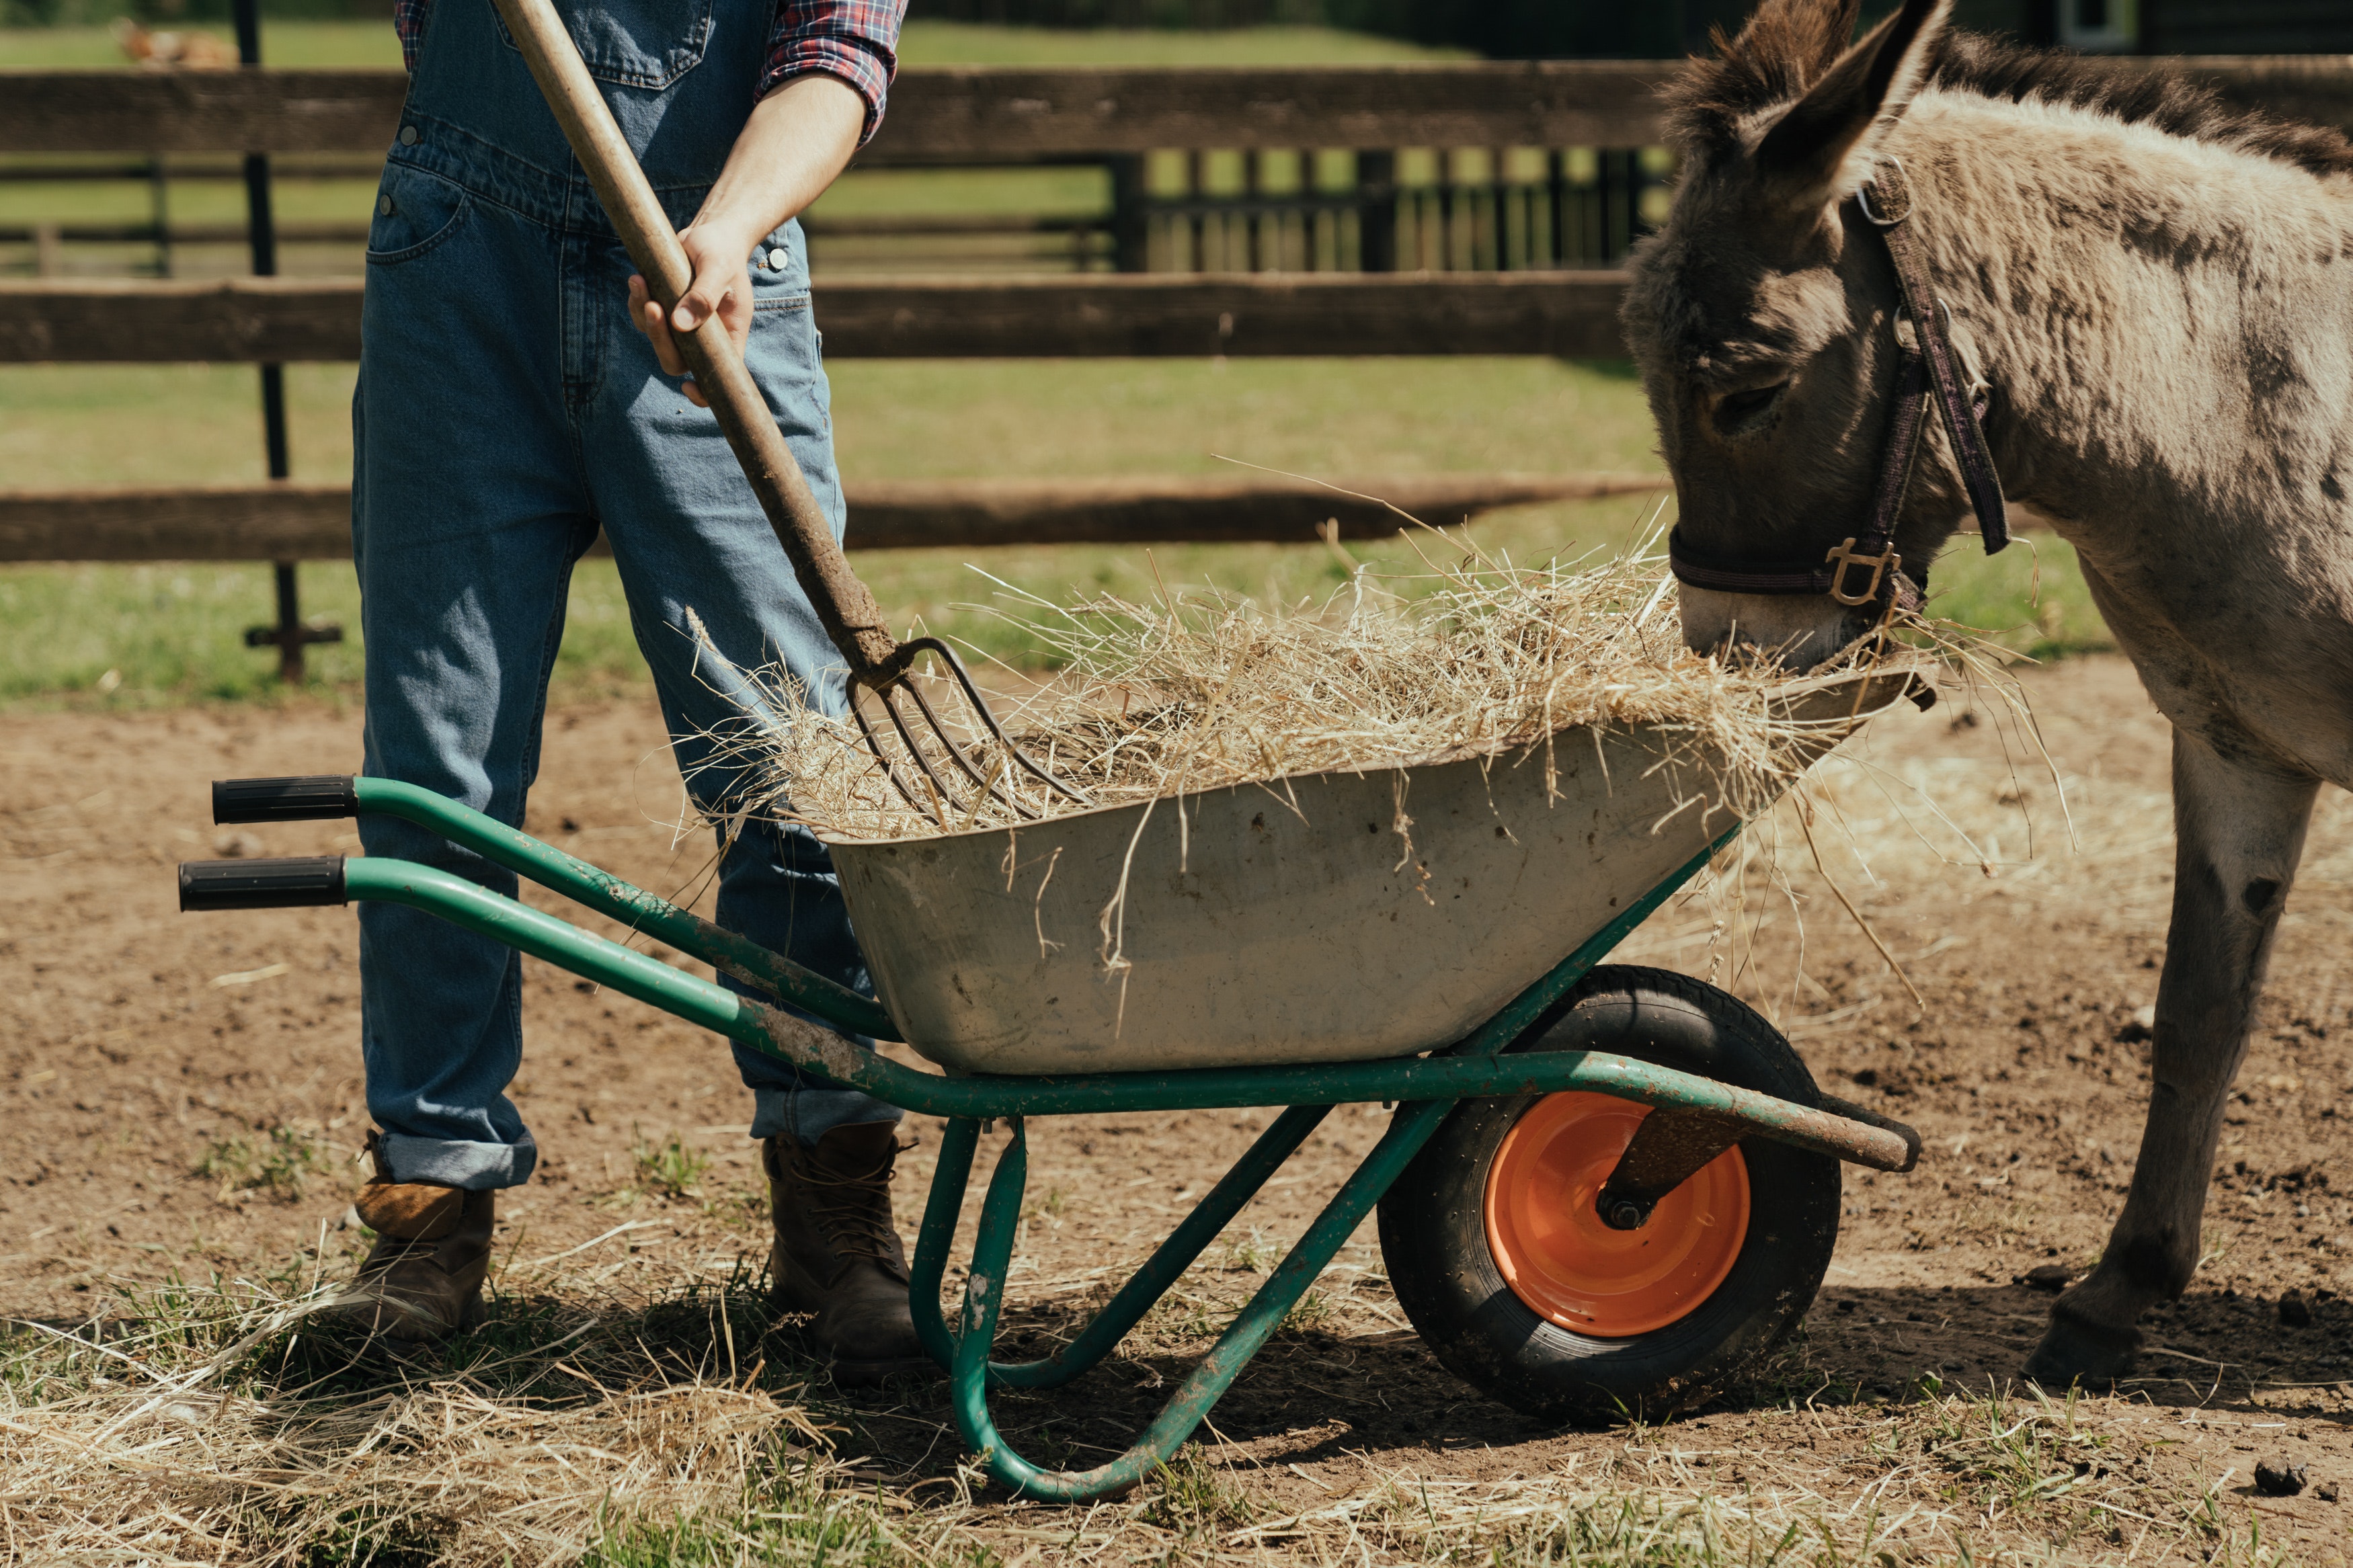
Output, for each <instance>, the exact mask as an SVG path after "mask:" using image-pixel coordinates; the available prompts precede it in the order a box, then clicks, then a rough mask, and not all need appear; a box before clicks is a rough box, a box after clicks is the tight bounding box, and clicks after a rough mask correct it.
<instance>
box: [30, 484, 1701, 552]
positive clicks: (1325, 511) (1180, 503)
mask: <svg viewBox="0 0 2353 1568" xmlns="http://www.w3.org/2000/svg"><path fill="white" fill-rule="evenodd" d="M1356 482H1357V483H1359V484H1361V485H1363V486H1364V487H1365V490H1364V493H1363V495H1354V496H1352V495H1347V494H1345V493H1341V492H1338V491H1335V490H1332V489H1327V488H1325V487H1324V486H1321V485H1314V484H1306V483H1293V482H1286V481H1282V480H1272V479H1251V480H1247V481H1234V480H1218V479H1064V480H1035V479H937V480H874V479H867V480H856V479H853V480H851V481H850V482H849V484H848V485H847V486H846V487H845V489H846V492H847V495H848V499H849V534H848V542H849V546H850V548H852V549H856V550H911V549H930V548H936V547H940V546H956V547H961V548H965V549H976V548H983V547H987V546H989V545H997V544H1105V543H1136V542H1146V541H1154V540H1187V541H1192V542H1221V543H1240V542H1275V543H1308V544H1312V543H1314V542H1315V541H1316V540H1317V539H1319V538H1335V539H1370V538H1376V537H1379V536H1382V535H1386V534H1390V533H1394V532H1396V531H1397V530H1398V524H1399V521H1400V520H1399V518H1398V514H1397V512H1396V511H1392V510H1390V507H1392V506H1394V507H1396V508H1398V509H1399V510H1404V511H1407V512H1409V513H1411V514H1412V515H1413V516H1415V517H1417V518H1420V519H1422V520H1423V521H1427V522H1429V523H1430V524H1432V525H1433V526H1444V525H1449V524H1452V523H1456V522H1460V521H1462V520H1463V519H1464V518H1466V517H1472V516H1476V515H1477V514H1479V513H1481V512H1483V511H1492V510H1495V509H1496V508H1498V507H1506V506H1526V505H1529V504H1531V503H1535V502H1540V501H1557V500H1591V499H1594V498H1596V497H1601V496H1613V495H1630V494H1639V493H1644V492H1649V491H1654V490H1659V489H1664V488H1665V487H1666V483H1667V481H1666V479H1665V476H1663V475H1660V474H1635V473H1624V474H1620V473H1590V474H1498V475H1490V476H1485V477H1478V478H1467V477H1463V476H1459V475H1435V476H1429V475H1424V476H1415V477H1399V478H1392V479H1358V480H1357V481H1356ZM1366 495H1371V496H1379V497H1381V498H1383V501H1386V502H1387V504H1383V501H1375V500H1365V499H1364V496H1366ZM1335 525H1336V528H1335ZM596 548H597V550H598V551H600V552H601V551H603V550H604V549H605V546H604V544H603V542H602V541H601V540H600V541H599V542H598V545H597V547H596ZM351 553H352V498H351V490H350V489H349V488H348V487H347V486H343V485H304V484H294V483H291V482H287V483H280V484H273V485H235V486H206V487H189V488H174V489H117V490H52V491H21V490H20V491H15V492H8V491H0V561H255V560H273V561H331V560H348V559H349V558H350V556H351Z"/></svg>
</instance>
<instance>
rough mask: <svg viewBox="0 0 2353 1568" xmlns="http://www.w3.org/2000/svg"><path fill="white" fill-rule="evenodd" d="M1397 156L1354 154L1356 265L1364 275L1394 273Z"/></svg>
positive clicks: (1396, 263) (1396, 216)
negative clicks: (1368, 273)
mask: <svg viewBox="0 0 2353 1568" xmlns="http://www.w3.org/2000/svg"><path fill="white" fill-rule="evenodd" d="M1397 242H1398V187H1397V154H1396V153H1392V152H1388V151H1387V150H1383V151H1381V152H1377V153H1357V154H1356V265H1357V266H1358V267H1359V268H1362V269H1363V270H1365V271H1366V272H1395V271H1396V270H1397V269H1398V248H1397Z"/></svg>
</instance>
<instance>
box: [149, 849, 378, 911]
mask: <svg viewBox="0 0 2353 1568" xmlns="http://www.w3.org/2000/svg"><path fill="white" fill-rule="evenodd" d="M347 901H348V900H346V899H345V898H344V896H343V857H342V856H340V855H306V856H303V857H301V858H299V859H290V860H183V861H182V862H180V908H181V909H183V910H292V909H303V908H308V907H311V906H315V905H320V904H341V903H344V902H347Z"/></svg>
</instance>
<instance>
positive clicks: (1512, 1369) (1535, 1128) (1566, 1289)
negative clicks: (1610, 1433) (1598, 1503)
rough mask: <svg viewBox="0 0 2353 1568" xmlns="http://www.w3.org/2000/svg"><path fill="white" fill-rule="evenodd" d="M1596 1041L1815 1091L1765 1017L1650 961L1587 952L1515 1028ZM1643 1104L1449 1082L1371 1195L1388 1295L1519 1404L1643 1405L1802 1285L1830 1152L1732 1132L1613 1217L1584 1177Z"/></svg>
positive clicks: (1690, 1068) (1808, 1093)
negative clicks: (1576, 971)
mask: <svg viewBox="0 0 2353 1568" xmlns="http://www.w3.org/2000/svg"><path fill="white" fill-rule="evenodd" d="M1509 1048H1511V1049H1513V1050H1537V1051H1567V1050H1588V1051H1608V1052H1611V1053H1614V1054H1616V1055H1619V1056H1625V1057H1632V1058H1638V1059H1640V1060H1642V1061H1647V1062H1654V1063H1657V1064H1658V1065H1659V1066H1661V1067H1668V1068H1676V1069H1678V1070H1679V1071H1683V1072H1689V1073H1694V1074H1698V1075H1700V1076H1702V1077H1704V1078H1711V1079H1717V1080H1719V1081H1721V1082H1724V1083H1729V1084H1735V1085H1737V1086H1739V1087H1740V1088H1743V1089H1757V1090H1761V1091H1762V1092H1764V1093H1767V1094H1770V1095H1773V1096H1775V1097H1777V1098H1778V1099H1782V1100H1791V1101H1794V1102H1796V1103H1797V1104H1799V1105H1806V1106H1810V1105H1813V1104H1815V1103H1816V1102H1817V1095H1816V1091H1815V1089H1814V1080H1813V1076H1812V1075H1811V1074H1810V1073H1809V1072H1808V1071H1807V1070H1806V1067H1805V1064H1804V1063H1803V1062H1801V1061H1799V1059H1798V1055H1797V1053H1796V1052H1795V1051H1793V1050H1791V1049H1790V1048H1789V1043H1788V1041H1787V1040H1786V1039H1783V1038H1782V1037H1781V1035H1780V1033H1779V1031H1778V1030H1776V1029H1775V1028H1774V1027H1773V1026H1771V1025H1770V1024H1767V1022H1766V1021H1765V1020H1764V1019H1763V1018H1761V1017H1759V1016H1757V1014H1756V1013H1755V1012H1754V1011H1753V1010H1751V1009H1750V1008H1748V1007H1747V1006H1746V1005H1743V1004H1742V1003H1740V1002H1739V1001H1738V1000H1736V998H1734V997H1732V996H1728V995H1726V994H1725V993H1723V992H1721V991H1718V990H1716V989H1715V987H1714V986H1712V985H1704V984H1701V983H1700V982H1698V981H1696V980H1693V979H1691V978H1689V977H1688V976H1685V975H1681V974H1676V973H1671V972H1669V971H1666V970H1660V969H1635V968H1630V967H1623V966H1609V967H1605V968H1599V969H1596V970H1594V971H1593V973H1590V974H1588V975H1587V976H1586V978H1585V979H1584V980H1583V981H1582V982H1581V983H1580V984H1578V985H1577V989H1576V990H1575V991H1573V992H1571V993H1570V994H1568V995H1567V997H1565V998H1564V999H1563V1000H1562V1001H1561V1002H1560V1003H1559V1004H1558V1005H1556V1006H1555V1007H1554V1008H1553V1009H1552V1011H1551V1012H1550V1013H1548V1014H1547V1015H1546V1016H1544V1017H1543V1018H1541V1019H1539V1020H1538V1021H1537V1022H1536V1023H1535V1026H1532V1027H1531V1028H1530V1029H1529V1030H1528V1032H1527V1033H1526V1034H1525V1035H1523V1036H1522V1037H1520V1039H1519V1040H1518V1041H1517V1042H1515V1043H1514V1045H1513V1046H1512V1047H1509ZM1646 1110H1647V1108H1646V1107H1643V1106H1641V1105H1639V1104H1636V1103H1634V1102H1633V1101H1630V1100H1620V1099H1617V1098H1615V1097H1613V1096H1609V1095H1603V1094H1593V1093H1586V1092H1575V1091H1572V1092H1567V1093H1561V1094H1549V1095H1534V1094H1528V1095H1517V1096H1511V1097H1503V1098H1496V1099H1491V1100H1464V1101H1463V1102H1462V1103H1461V1104H1460V1105H1458V1106H1456V1107H1455V1108H1454V1110H1452V1112H1451V1113H1450V1114H1449V1115H1448V1117H1447V1119H1446V1121H1444V1122H1443V1123H1442V1124H1440V1127H1439V1130H1438V1131H1437V1132H1435V1133H1434V1134H1432V1135H1431V1137H1430V1142H1428V1143H1426V1144H1424V1145H1423V1146H1422V1149H1421V1152H1420V1153H1419V1154H1418V1155H1416V1156H1415V1158H1414V1160H1413V1163H1411V1164H1409V1165H1408V1166H1407V1167H1406V1169H1405V1170H1404V1172H1403V1173H1400V1174H1399V1176H1398V1180H1397V1182H1396V1184H1394V1185H1393V1186H1392V1187H1391V1188H1390V1189H1389V1192H1388V1196H1387V1197H1385V1198H1384V1199H1383V1200H1382V1202H1381V1205H1380V1234H1381V1255H1382V1257H1383V1258H1384V1259H1385V1260H1386V1262H1387V1263H1388V1273H1389V1281H1390V1285H1391V1287H1392V1288H1393V1289H1395V1290H1396V1292H1397V1298H1398V1304H1399V1305H1400V1306H1402V1307H1404V1309H1405V1310H1406V1315H1407V1316H1408V1317H1409V1318H1410V1319H1411V1320H1412V1321H1413V1326H1414V1328H1415V1329H1416V1330H1417V1331H1419V1333H1420V1335H1421V1337H1422V1339H1423V1341H1424V1342H1427V1343H1428V1344H1429V1345H1430V1349H1431V1351H1432V1352H1435V1353H1436V1355H1437V1356H1438V1359H1439V1361H1440V1363H1443V1364H1444V1365H1445V1366H1446V1368H1447V1369H1448V1370H1449V1371H1451V1372H1452V1373H1454V1374H1455V1375H1456V1376H1458V1377H1461V1378H1462V1379H1463V1380H1464V1381H1466V1382H1468V1383H1470V1384H1473V1385H1475V1386H1477V1387H1478V1388H1480V1389H1482V1390H1483V1391H1484V1392H1486V1393H1487V1394H1492V1395H1493V1396H1494V1397H1495V1398H1496V1399H1498V1400H1501V1401H1502V1402H1503V1403H1504V1404H1505V1405H1511V1406H1512V1407H1513V1408H1514V1409H1517V1410H1523V1411H1525V1412H1527V1413H1528V1414H1529V1415H1537V1416H1542V1417H1546V1418H1547V1419H1553V1420H1562V1421H1571V1420H1596V1419H1607V1418H1609V1417H1611V1416H1616V1415H1641V1416H1643V1417H1656V1416H1660V1415H1669V1414H1672V1412H1674V1411H1675V1410H1678V1409H1682V1408H1685V1407H1688V1406H1691V1405H1697V1404H1699V1403H1702V1402H1703V1401H1704V1400H1706V1399H1708V1398H1709V1397H1711V1396H1713V1395H1714V1394H1716V1393H1718V1392H1719V1391H1721V1390H1722V1389H1723V1388H1724V1387H1725V1385H1726V1384H1729V1383H1731V1382H1733V1381H1734V1380H1736V1378H1738V1377H1739V1376H1740V1375H1741V1373H1743V1372H1744V1371H1746V1369H1748V1368H1749V1367H1751V1366H1753V1365H1754V1364H1756V1363H1757V1361H1758V1360H1759V1359H1760V1358H1761V1357H1762V1356H1763V1355H1764V1354H1765V1352H1767V1351H1769V1350H1771V1349H1772V1348H1773V1346H1774V1345H1775V1344H1777V1343H1778V1342H1779V1341H1780V1340H1781V1339H1782V1338H1783V1337H1784V1336H1785V1335H1787V1334H1788V1331H1790V1329H1791V1328H1793V1327H1795V1326H1796V1324H1797V1322H1798V1321H1799V1319H1800V1318H1802V1317H1803V1316H1804V1315H1805V1312H1806V1309H1807V1308H1808V1307H1809V1306H1810V1305H1811V1304H1812V1302H1813V1299H1814V1292H1815V1291H1816V1290H1817V1289H1820V1286H1821V1282H1822V1275H1823V1274H1824V1272H1825V1271H1827V1270H1828V1269H1829V1268H1830V1261H1831V1248H1832V1247H1833V1246H1835V1245H1836V1243H1837V1240H1838V1218H1839V1163H1838V1162H1837V1161H1836V1160H1834V1159H1831V1157H1830V1156H1828V1155H1824V1154H1813V1153H1807V1152H1802V1151H1799V1150H1797V1149H1792V1148H1790V1147H1789V1146H1788V1145H1787V1144H1782V1143H1775V1142H1769V1141H1767V1140H1765V1139H1762V1138H1750V1139H1746V1140H1744V1141H1743V1142H1740V1143H1739V1144H1737V1145H1736V1146H1735V1147H1734V1148H1732V1149H1729V1150H1726V1151H1725V1152H1724V1153H1723V1154H1721V1155H1719V1156H1717V1158H1716V1159H1715V1161H1714V1162H1713V1163H1710V1164H1708V1165H1707V1166H1706V1167H1704V1169H1702V1170H1701V1171H1700V1172H1699V1173H1698V1174H1696V1175H1694V1176H1693V1177H1692V1178H1690V1179H1689V1180H1688V1181H1686V1182H1684V1183H1683V1185H1682V1186H1680V1187H1678V1188H1676V1189H1675V1191H1674V1192H1672V1193H1671V1194H1668V1195H1667V1196H1666V1197H1665V1198H1664V1199H1662V1200H1661V1201H1660V1203H1659V1205H1658V1206H1657V1208H1656V1209H1655V1210H1653V1211H1652V1213H1651V1218H1650V1220H1649V1222H1648V1223H1647V1224H1645V1225H1644V1226H1642V1227H1641V1229H1640V1230H1635V1231H1617V1230H1612V1229H1610V1228H1609V1227H1608V1226H1604V1225H1603V1224H1602V1223H1601V1221H1600V1217H1599V1215H1598V1214H1597V1213H1596V1212H1595V1208H1594V1196H1595V1194H1596V1193H1597V1192H1598V1191H1599V1187H1600V1184H1601V1182H1602V1181H1603V1179H1604V1178H1605V1177H1606V1176H1608V1174H1609V1171H1610V1169H1611V1168H1612V1167H1613V1166H1614V1165H1615V1164H1616V1163H1617V1161H1618V1157H1619V1155H1620V1153H1622V1152H1624V1150H1625V1148H1626V1145H1627V1142H1629V1140H1630V1139H1631V1138H1632V1136H1633V1131H1634V1128H1635V1126H1636V1124H1637V1123H1638V1122H1640V1121H1641V1118H1642V1116H1643V1115H1644V1114H1645V1113H1646Z"/></svg>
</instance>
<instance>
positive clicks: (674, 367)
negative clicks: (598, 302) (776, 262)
mask: <svg viewBox="0 0 2353 1568" xmlns="http://www.w3.org/2000/svg"><path fill="white" fill-rule="evenodd" d="M753 238H754V237H752V236H746V235H742V234H738V233H736V232H735V231H734V229H733V227H732V226H727V225H721V224H711V223H695V224H692V225H690V226H687V227H685V228H682V229H681V230H679V234H678V242H679V244H680V245H681V246H683V247H685V249H686V259H687V262H688V264H689V265H690V266H691V267H692V268H694V281H693V282H692V283H691V284H690V285H689V286H688V288H687V290H686V292H685V293H684V294H681V296H679V301H678V308H677V309H676V310H671V311H669V312H664V310H662V308H661V301H660V300H656V299H655V298H653V296H652V294H651V292H650V291H649V289H647V288H646V280H645V279H644V278H643V277H640V276H635V275H633V276H631V278H630V279H629V322H630V324H631V325H632V326H635V327H636V328H637V329H638V331H641V332H643V333H645V335H646V337H647V338H648V339H649V341H651V342H652V343H653V345H654V357H655V358H656V359H658V360H659V361H660V362H661V367H662V374H665V375H681V376H687V380H686V383H685V384H684V385H683V386H682V387H681V391H683V392H684V393H685V394H686V396H687V401H689V402H690V403H692V404H693V405H695V406H696V407H698V408H708V407H710V406H711V404H710V401H709V400H708V399H707V398H705V397H704V396H703V395H702V388H701V387H699V386H697V385H695V384H694V379H693V377H692V376H691V375H687V368H686V360H685V358H684V356H682V355H681V353H679V348H678V339H677V338H676V337H675V336H673V335H672V334H673V332H691V331H694V330H695V329H697V328H698V327H701V326H702V324H703V323H704V322H705V321H709V320H710V319H711V318H712V316H713V315H716V316H717V317H718V318H719V321H720V324H721V325H722V326H723V327H725V328H726V330H727V335H728V337H729V338H731V339H733V342H734V344H735V353H736V354H737V356H738V357H741V356H742V354H743V353H744V342H746V340H748V339H749V338H750V336H751V333H752V267H751V259H750V258H751V255H752V241H753Z"/></svg>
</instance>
